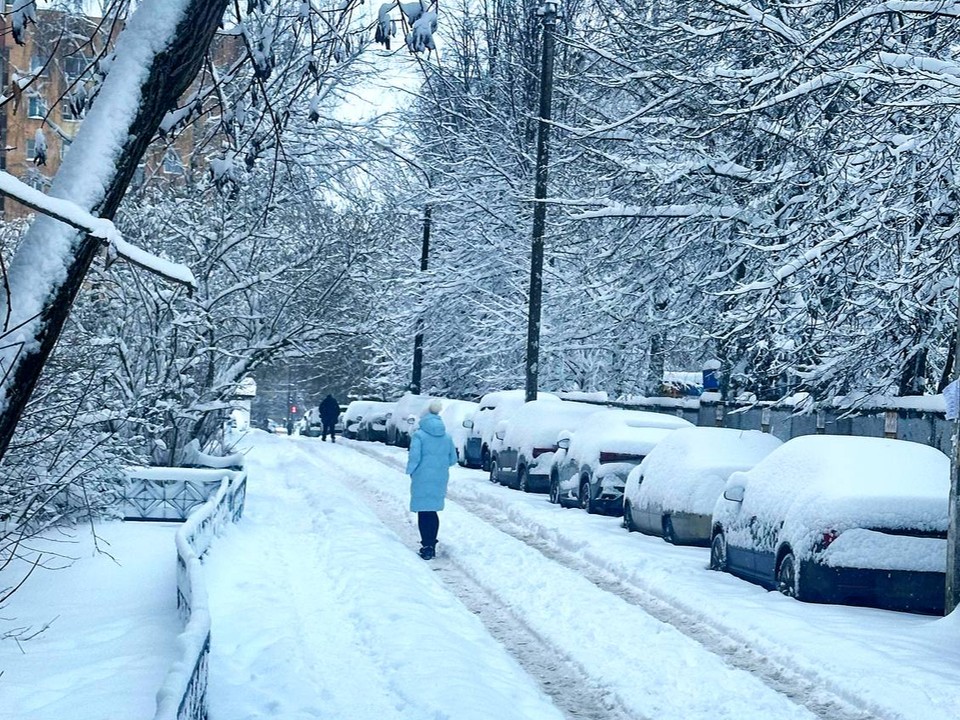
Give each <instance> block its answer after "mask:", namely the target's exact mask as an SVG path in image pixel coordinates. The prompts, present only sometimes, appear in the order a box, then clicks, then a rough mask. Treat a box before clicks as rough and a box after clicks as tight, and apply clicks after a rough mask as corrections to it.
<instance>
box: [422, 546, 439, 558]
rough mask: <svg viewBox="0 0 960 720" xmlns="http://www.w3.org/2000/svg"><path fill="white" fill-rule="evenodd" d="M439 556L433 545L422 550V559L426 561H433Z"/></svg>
mask: <svg viewBox="0 0 960 720" xmlns="http://www.w3.org/2000/svg"><path fill="white" fill-rule="evenodd" d="M436 556H437V550H436V548H435V547H434V546H433V545H424V546H423V547H422V548H420V557H422V558H423V559H424V560H433V559H434V558H435V557H436Z"/></svg>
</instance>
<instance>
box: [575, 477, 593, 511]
mask: <svg viewBox="0 0 960 720" xmlns="http://www.w3.org/2000/svg"><path fill="white" fill-rule="evenodd" d="M579 500H580V509H581V510H586V511H587V512H588V513H590V514H591V515H593V514H594V513H595V512H596V508H595V507H594V506H593V498H592V497H590V482H589V481H588V480H584V481H583V482H582V483H580V498H579Z"/></svg>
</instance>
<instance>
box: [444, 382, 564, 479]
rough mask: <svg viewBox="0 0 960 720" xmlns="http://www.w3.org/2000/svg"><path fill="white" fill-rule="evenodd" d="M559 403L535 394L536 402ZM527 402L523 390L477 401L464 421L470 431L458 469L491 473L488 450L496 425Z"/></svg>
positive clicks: (548, 396) (548, 395) (506, 391)
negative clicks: (463, 467)
mask: <svg viewBox="0 0 960 720" xmlns="http://www.w3.org/2000/svg"><path fill="white" fill-rule="evenodd" d="M551 399H552V401H554V402H559V401H560V398H558V397H557V396H556V395H554V394H552V393H546V392H541V393H537V400H551ZM524 402H526V392H525V391H524V390H498V391H497V392H491V393H487V394H486V395H484V396H483V397H482V398H480V407H479V408H477V411H476V412H475V413H473V415H472V416H471V417H469V418H467V419H466V420H464V421H463V426H464V427H465V428H466V429H467V430H469V432H468V433H467V437H466V440H465V442H464V445H463V456H462V458H461V462H460V464H461V465H464V466H466V467H472V468H483V469H484V470H489V469H490V446H491V444H492V442H493V440H494V433H495V431H496V429H497V425H498V424H499V423H500V422H501V421H502V420H504V419H506V418H507V417H508V416H509V415H510V413H512V412H514V411H516V410H517V409H518V408H520V407H522V406H523V404H524Z"/></svg>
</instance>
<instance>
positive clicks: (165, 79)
mask: <svg viewBox="0 0 960 720" xmlns="http://www.w3.org/2000/svg"><path fill="white" fill-rule="evenodd" d="M154 2H160V3H163V2H167V0H154ZM145 6H147V3H142V4H141V7H140V8H139V9H138V10H137V11H136V12H137V13H141V12H145V10H144V7H145ZM226 6H227V0H190V1H189V2H188V3H187V4H186V6H185V8H184V11H183V16H182V17H181V19H180V20H179V22H178V24H177V29H176V32H175V33H174V35H173V37H172V39H171V42H170V45H169V46H168V47H167V48H166V49H165V50H163V51H162V52H159V53H157V54H156V55H154V57H153V59H152V63H151V64H150V68H149V72H148V75H147V77H146V78H145V79H144V80H143V82H142V84H141V86H140V88H139V104H138V107H137V110H136V112H135V113H134V115H133V117H132V119H131V121H130V123H129V132H128V133H127V135H126V139H125V141H124V142H123V143H122V145H120V146H119V153H118V155H117V161H116V164H115V168H114V170H113V174H112V176H111V177H110V178H109V182H108V183H107V184H106V185H105V187H104V191H103V197H102V199H101V200H100V201H99V202H98V203H97V204H96V205H95V206H94V207H93V208H90V210H91V212H92V213H93V214H95V215H99V216H100V217H104V218H113V216H114V214H115V213H116V211H117V208H118V207H119V206H120V202H121V200H122V199H123V196H124V194H125V193H126V190H127V186H128V185H129V184H130V180H131V179H132V178H133V174H134V172H135V171H136V169H137V165H138V164H139V163H140V160H141V159H142V157H143V154H144V152H145V151H146V149H147V147H148V145H149V144H150V141H151V140H152V139H153V137H154V135H155V134H156V132H157V128H159V126H160V122H161V120H163V117H164V115H165V114H166V113H167V112H168V111H169V110H170V109H171V108H173V107H174V106H175V104H176V102H177V99H178V98H179V97H180V96H181V95H182V94H183V93H184V92H185V91H186V90H187V88H188V87H189V86H190V83H191V82H192V81H193V79H194V78H195V77H196V75H197V72H198V71H199V69H200V66H201V63H202V62H203V58H204V55H205V54H206V52H207V49H208V48H209V46H210V43H211V41H212V39H213V35H214V32H215V31H216V29H217V27H218V25H219V23H220V21H221V20H222V18H223V14H224V12H225V10H226ZM135 21H136V17H134V18H132V19H131V24H132V23H134V22H135ZM118 42H119V43H122V42H123V36H122V34H121V37H120V40H119V41H118ZM118 49H119V47H118ZM120 59H121V58H120V57H118V59H117V61H118V62H119V61H120ZM108 82H109V79H108ZM106 88H107V86H106V84H105V85H104V91H102V92H101V95H100V96H99V97H98V99H97V101H96V102H97V103H111V102H122V101H123V100H122V99H121V100H117V98H116V97H115V95H114V94H106V92H105V91H106ZM127 90H129V88H127ZM95 107H96V105H95ZM76 157H77V156H76V154H74V159H76ZM70 160H71V156H70V155H68V156H67V158H66V159H65V161H64V165H63V166H62V168H61V170H60V173H63V172H64V171H65V170H70V169H71V168H72V167H74V166H75V164H76V163H70ZM74 172H75V171H74ZM58 174H59V173H58ZM68 199H69V198H68ZM28 241H29V236H28V238H27V239H26V240H25V241H24V242H25V244H27V243H28ZM101 249H102V244H101V241H100V240H99V239H97V238H93V237H91V236H89V235H88V236H86V237H82V236H80V235H79V234H78V235H77V236H76V239H75V241H74V242H73V243H72V250H71V254H70V255H69V257H68V258H67V260H68V262H67V263H66V265H67V267H66V273H65V276H64V277H63V279H62V281H61V282H59V283H53V284H52V285H51V287H50V288H49V291H48V292H47V294H46V297H45V298H44V300H43V307H42V309H41V311H40V315H39V322H38V325H37V326H35V329H31V336H32V337H30V338H29V341H28V342H27V343H26V344H25V345H24V348H25V349H23V350H22V351H21V352H20V353H19V354H17V355H16V357H15V358H14V360H13V361H12V362H11V365H10V367H9V369H8V370H7V374H6V375H5V377H4V382H3V388H2V390H3V398H2V406H3V411H2V412H0V459H2V458H3V456H4V455H5V454H6V451H7V448H8V447H9V445H10V440H11V438H12V437H13V433H14V430H15V429H16V426H17V423H18V422H19V420H20V417H21V415H22V414H23V411H24V408H25V407H26V405H27V402H28V401H29V400H30V396H31V395H32V394H33V390H34V388H35V387H36V384H37V380H38V379H39V377H40V373H41V372H42V370H43V367H44V365H45V364H46V361H47V358H48V357H49V356H50V353H51V351H52V350H53V348H54V347H55V346H56V344H57V340H58V339H59V337H60V333H61V331H62V329H63V326H64V323H65V322H66V320H67V317H68V315H69V313H70V308H71V307H72V305H73V302H74V299H75V298H76V296H77V292H78V291H79V290H80V286H81V284H82V283H83V280H84V278H85V277H86V274H87V271H88V270H89V268H90V265H91V263H92V262H93V260H94V258H95V257H96V256H97V254H98V253H99V252H100V251H101ZM18 252H19V251H18ZM14 262H16V257H14ZM16 301H17V298H16V296H14V297H12V298H11V300H10V303H11V307H13V303H16Z"/></svg>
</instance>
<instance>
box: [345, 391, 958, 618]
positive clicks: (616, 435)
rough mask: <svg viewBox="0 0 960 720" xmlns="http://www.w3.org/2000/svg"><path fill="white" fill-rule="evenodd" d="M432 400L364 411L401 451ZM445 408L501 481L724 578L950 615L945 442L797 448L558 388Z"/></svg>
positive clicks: (460, 442)
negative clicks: (659, 545) (652, 541)
mask: <svg viewBox="0 0 960 720" xmlns="http://www.w3.org/2000/svg"><path fill="white" fill-rule="evenodd" d="M431 400H433V398H432V397H429V396H423V395H407V396H405V397H404V398H402V399H401V400H400V401H398V402H397V403H395V404H392V403H367V405H366V406H364V408H363V409H362V412H363V413H366V416H367V417H370V416H373V415H376V417H378V418H380V420H381V422H382V424H383V425H384V431H383V434H382V437H383V439H384V441H385V442H388V443H391V444H397V445H403V446H407V445H409V438H410V435H411V434H412V432H413V431H414V430H415V429H416V426H417V424H418V423H419V418H420V416H421V414H422V413H423V412H425V409H426V407H427V405H428V404H429V403H430V401H431ZM443 402H444V410H443V413H442V415H443V418H444V421H445V424H446V425H447V428H448V431H449V432H450V433H451V435H452V436H453V437H454V438H455V444H456V445H457V450H458V456H459V458H460V462H461V464H462V465H464V466H467V467H479V468H483V469H484V470H486V471H487V472H488V473H489V477H490V480H492V481H494V482H498V483H500V484H502V485H505V486H508V487H511V488H515V489H519V490H523V491H525V492H544V493H547V494H548V499H549V501H550V502H552V503H554V504H558V505H560V506H562V507H578V508H582V509H584V510H586V511H587V512H590V513H604V514H610V515H623V526H624V527H625V528H626V529H627V530H628V531H639V532H641V533H645V534H648V535H653V536H658V537H661V538H663V539H664V540H665V541H667V542H669V543H673V544H676V545H693V546H702V547H709V549H710V550H709V567H710V568H711V569H713V570H717V571H725V572H729V573H731V574H733V575H735V576H737V577H739V578H742V579H745V580H748V581H751V582H754V583H756V584H759V585H761V586H762V587H765V588H767V589H770V590H779V591H780V592H782V593H783V594H785V595H787V596H790V597H795V598H798V599H800V600H806V601H811V602H833V603H844V604H851V605H866V606H872V607H879V608H885V609H891V610H904V611H910V612H920V613H929V614H942V613H943V609H944V583H945V570H946V554H947V548H946V537H947V526H948V496H949V460H948V459H947V457H946V456H945V455H944V454H943V453H941V452H940V451H939V450H936V449H935V448H931V447H928V446H926V445H921V444H918V443H912V442H908V441H904V440H890V439H884V438H869V437H854V436H831V435H808V436H801V437H796V438H793V439H791V440H789V441H787V442H781V441H780V440H779V439H778V438H776V437H774V436H772V435H770V434H767V433H762V432H760V431H757V430H735V429H729V428H712V427H696V426H694V425H692V424H691V423H689V422H687V421H686V420H683V419H682V418H679V417H675V416H672V415H667V414H663V413H653V412H643V411H634V410H621V409H616V408H610V407H603V406H602V405H597V404H590V403H586V402H579V401H575V400H561V399H560V398H559V397H557V396H556V395H552V394H550V393H541V394H540V395H539V396H538V399H537V400H535V401H533V402H530V403H526V402H524V393H523V391H521V390H511V391H502V392H495V393H490V394H488V395H486V396H484V397H483V398H481V400H480V402H479V403H467V402H464V401H454V400H444V401H443ZM354 405H355V403H352V404H351V406H350V407H348V408H347V412H346V413H345V417H344V421H345V425H346V427H345V433H347V434H349V433H350V432H351V430H350V428H351V422H350V420H351V418H352V415H351V411H352V409H353V408H354ZM356 414H357V415H358V422H364V421H365V420H366V418H365V417H364V420H363V421H361V420H360V419H359V417H360V415H361V414H362V413H361V411H360V410H357V413H356ZM361 427H362V425H361ZM355 436H356V437H361V438H362V437H363V435H362V433H361V432H357V434H356V435H355ZM367 439H379V436H378V437H376V438H374V437H368V438H367ZM705 559H706V558H705ZM705 565H706V563H705Z"/></svg>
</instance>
